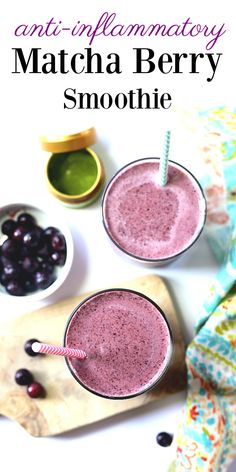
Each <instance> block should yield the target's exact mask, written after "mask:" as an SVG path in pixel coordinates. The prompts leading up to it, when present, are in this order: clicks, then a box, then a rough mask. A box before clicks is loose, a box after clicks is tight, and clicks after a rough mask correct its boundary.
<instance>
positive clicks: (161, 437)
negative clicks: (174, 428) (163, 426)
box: [156, 432, 173, 447]
mask: <svg viewBox="0 0 236 472" xmlns="http://www.w3.org/2000/svg"><path fill="white" fill-rule="evenodd" d="M156 441H157V444H159V445H160V446H162V447H168V446H170V445H171V443H172V441H173V434H170V433H165V432H162V433H158V435H157V437H156Z"/></svg>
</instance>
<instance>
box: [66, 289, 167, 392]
mask: <svg viewBox="0 0 236 472" xmlns="http://www.w3.org/2000/svg"><path fill="white" fill-rule="evenodd" d="M64 346H65V347H67V348H75V349H78V348H79V349H83V350H84V351H85V352H86V358H85V359H83V360H81V359H72V358H66V363H67V365H68V367H69V370H70V371H71V373H72V375H73V376H74V378H75V379H76V380H77V381H78V382H79V383H80V384H81V385H82V386H83V387H85V388H86V389H87V390H89V391H90V392H92V393H95V394H97V395H99V396H102V397H105V398H110V399H127V398H130V397H134V396H136V395H140V394H142V393H145V392H147V391H149V390H150V389H151V388H153V387H154V386H156V385H157V384H158V382H159V381H160V380H161V379H162V377H163V376H164V374H165V372H166V371H167V369H168V366H169V363H170V361H171V357H172V350H173V342H172V334H171V330H170V327H169V324H168V321H167V319H166V317H165V315H164V313H163V311H162V310H161V308H160V307H159V306H158V305H157V304H156V303H154V302H153V301H152V300H150V299H149V298H148V297H146V296H145V295H143V294H140V293H139V292H135V291H133V290H129V289H120V288H119V289H108V290H103V291H101V292H97V293H96V294H94V295H92V296H90V297H89V298H87V299H85V300H84V301H83V302H82V303H80V304H79V305H78V306H77V307H76V308H75V309H74V311H73V313H72V315H71V317H70V319H69V321H68V324H67V326H66V330H65V337H64Z"/></svg>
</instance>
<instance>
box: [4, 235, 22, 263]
mask: <svg viewBox="0 0 236 472" xmlns="http://www.w3.org/2000/svg"><path fill="white" fill-rule="evenodd" d="M18 252H19V249H18V245H17V243H16V242H15V241H13V240H12V239H6V241H4V243H3V244H2V247H1V254H2V255H3V256H5V257H8V258H9V259H16V258H17V256H18Z"/></svg>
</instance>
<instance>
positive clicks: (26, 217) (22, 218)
mask: <svg viewBox="0 0 236 472" xmlns="http://www.w3.org/2000/svg"><path fill="white" fill-rule="evenodd" d="M17 221H18V223H21V224H22V225H24V226H28V227H30V226H34V225H35V223H36V220H35V218H34V217H33V216H32V215H30V213H21V214H20V215H19V216H18V218H17Z"/></svg>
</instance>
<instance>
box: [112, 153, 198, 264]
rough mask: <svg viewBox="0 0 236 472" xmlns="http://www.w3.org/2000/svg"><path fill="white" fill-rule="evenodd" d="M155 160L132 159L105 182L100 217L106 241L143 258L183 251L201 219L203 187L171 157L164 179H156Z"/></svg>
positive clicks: (165, 257)
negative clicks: (166, 178) (108, 240)
mask: <svg viewBox="0 0 236 472" xmlns="http://www.w3.org/2000/svg"><path fill="white" fill-rule="evenodd" d="M158 170H159V159H158V158H147V159H142V160H139V161H135V162H132V163H130V164H128V165H127V166H125V167H124V168H123V169H121V170H120V171H119V172H118V173H117V174H116V175H115V176H114V177H113V179H112V180H111V181H110V183H109V184H108V186H107V188H106V191H105V193H104V198H103V222H104V226H105V229H106V231H107V233H108V235H109V236H110V238H111V240H112V241H113V242H114V243H115V244H116V246H118V248H119V249H121V250H122V251H124V252H125V253H127V254H128V255H130V256H133V257H134V258H136V259H140V260H143V261H151V262H153V261H154V262H155V261H156V262H158V261H167V260H169V259H172V258H175V257H176V256H177V255H179V254H181V253H183V252H184V251H186V250H187V249H188V248H189V247H190V246H191V245H192V244H193V243H194V242H195V241H196V239H197V238H198V236H199V235H200V233H201V231H202V228H203V226H204V222H205V215H206V203H205V198H204V196H203V193H202V189H201V187H200V185H199V183H198V182H197V180H196V179H195V177H193V175H192V174H191V173H190V172H189V171H188V170H187V169H185V168H184V167H182V166H180V165H179V164H177V163H175V162H172V161H170V162H169V166H168V181H167V184H166V185H165V186H164V187H161V186H160V185H159V183H158Z"/></svg>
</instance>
